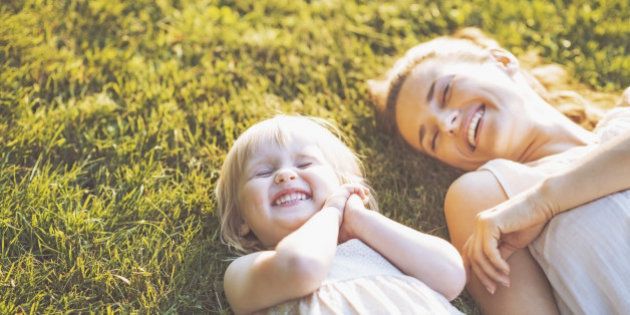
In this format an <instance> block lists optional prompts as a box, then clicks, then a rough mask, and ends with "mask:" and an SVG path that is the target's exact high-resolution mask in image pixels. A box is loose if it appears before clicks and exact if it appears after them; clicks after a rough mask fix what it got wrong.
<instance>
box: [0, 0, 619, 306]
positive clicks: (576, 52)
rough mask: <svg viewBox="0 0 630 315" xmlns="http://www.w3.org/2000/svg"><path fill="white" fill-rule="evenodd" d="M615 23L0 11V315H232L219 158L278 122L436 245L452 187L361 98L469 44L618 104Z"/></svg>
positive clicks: (406, 5)
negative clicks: (427, 58)
mask: <svg viewBox="0 0 630 315" xmlns="http://www.w3.org/2000/svg"><path fill="white" fill-rule="evenodd" d="M624 21H625V22H624ZM628 21H630V4H629V3H628V1H625V0H614V1H600V2H592V1H560V0H555V1H546V0H532V1H524V0H518V1H501V0H489V1H482V0H473V1H464V0H445V1H439V2H437V1H436V2H432V1H418V2H412V1H396V2H384V1H379V2H371V1H289V0H286V1H272V0H243V1H202V0H200V1H188V0H179V1H177V0H173V1H169V0H158V1H148V0H138V1H131V0H129V1H122V0H93V1H61V0H57V1H45V0H41V1H30V0H25V1H11V0H9V1H6V0H3V1H2V3H1V4H0V238H1V244H0V251H1V252H0V255H1V256H0V313H2V314H8V313H33V314H34V313H56V312H98V313H131V312H138V313H184V314H187V313H215V312H218V313H227V312H229V307H228V305H227V303H226V301H225V298H224V296H223V290H222V274H223V271H224V269H225V267H226V265H227V263H228V259H229V258H230V257H232V255H231V254H229V253H228V252H227V250H226V248H225V247H224V246H223V245H222V244H221V243H220V241H219V239H218V235H219V232H218V225H217V218H216V217H215V216H214V208H215V203H214V197H213V190H214V187H215V183H216V181H217V177H218V172H219V171H218V170H219V168H220V166H221V163H222V161H223V158H224V156H225V154H226V152H227V150H228V148H229V147H230V145H231V144H232V143H233V141H234V139H235V138H236V137H237V136H238V135H239V134H240V133H241V132H242V131H243V130H244V129H246V128H247V127H248V126H249V125H251V124H253V123H254V122H256V121H259V120H261V119H263V118H266V117H270V116H271V115H273V114H275V113H279V112H284V113H300V114H304V115H315V116H321V117H324V118H327V119H330V120H333V121H335V122H336V123H337V124H338V125H339V126H340V128H341V129H342V130H343V132H344V133H345V134H346V135H347V136H348V138H349V139H350V143H349V145H350V146H351V147H352V148H354V149H355V150H356V151H357V152H358V153H359V154H360V155H361V157H362V159H363V161H364V162H365V164H366V166H367V177H368V179H369V181H370V182H371V183H372V185H373V187H374V188H375V190H376V191H377V196H378V199H379V201H380V205H381V208H382V212H383V213H385V214H386V215H387V216H389V217H392V218H395V219H397V220H399V221H401V222H404V223H406V224H409V225H411V226H413V227H415V228H417V229H419V230H421V231H424V232H427V233H431V234H434V235H438V236H442V237H447V231H446V227H445V223H444V218H443V215H442V213H441V208H442V202H443V197H444V193H445V190H446V188H447V187H448V184H449V182H451V181H452V180H453V179H454V178H456V177H457V176H458V175H459V173H458V172H457V171H455V170H452V169H450V168H448V167H446V166H444V165H442V164H440V163H437V162H434V161H431V160H429V159H427V158H424V157H421V156H418V155H417V154H414V153H413V152H412V151H411V150H410V149H409V148H408V147H406V146H405V145H404V144H402V143H401V142H400V141H392V138H391V137H390V136H388V135H385V134H382V133H381V129H380V128H379V125H378V124H377V122H376V119H375V118H374V110H373V109H372V104H371V103H370V101H369V97H368V96H367V93H366V84H365V81H366V80H367V79H369V78H373V77H375V76H377V75H379V74H381V73H383V72H384V71H385V70H386V69H387V68H388V67H389V66H390V65H391V64H392V63H393V61H394V60H395V58H396V57H397V56H400V55H401V54H402V53H403V52H404V51H405V50H406V49H407V48H409V47H411V46H413V45H415V44H417V43H418V42H420V41H423V40H426V39H429V38H432V37H434V36H438V35H444V34H449V33H451V32H452V31H454V30H456V29H458V28H460V27H463V26H477V27H480V28H481V29H483V30H485V31H486V32H488V33H490V34H492V35H493V36H494V37H495V38H496V39H497V40H498V41H499V42H500V43H502V44H503V45H504V46H505V47H507V48H508V49H510V50H511V51H512V52H514V53H515V54H516V55H517V56H524V55H526V54H527V53H531V52H534V53H536V54H538V55H539V56H541V57H542V62H544V63H551V62H556V63H560V64H563V65H565V68H566V69H567V70H568V71H569V72H570V73H571V76H572V77H573V78H575V79H574V80H575V84H576V85H580V86H583V87H586V88H588V89H592V90H595V91H599V92H606V93H619V92H620V91H621V90H622V88H624V87H625V86H627V85H629V84H630V56H629V54H628V52H629V51H630V23H628ZM454 303H455V305H456V306H457V307H458V308H460V309H461V310H463V311H465V312H467V313H475V312H477V310H476V309H475V307H474V304H473V303H472V302H471V301H470V300H469V299H468V298H467V297H466V296H465V295H463V296H462V297H460V298H459V299H457V300H456V301H455V302H454Z"/></svg>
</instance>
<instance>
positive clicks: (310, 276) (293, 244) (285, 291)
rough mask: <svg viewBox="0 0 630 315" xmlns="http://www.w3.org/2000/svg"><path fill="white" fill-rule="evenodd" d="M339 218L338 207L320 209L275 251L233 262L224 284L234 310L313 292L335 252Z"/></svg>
mask: <svg viewBox="0 0 630 315" xmlns="http://www.w3.org/2000/svg"><path fill="white" fill-rule="evenodd" d="M340 221H341V212H340V211H339V210H338V209H336V208H334V207H326V208H323V209H322V210H321V211H319V212H317V213H315V214H314V215H313V216H312V217H311V218H310V219H309V220H308V221H307V222H306V223H304V225H302V226H301V227H300V228H299V229H297V230H296V231H294V232H293V233H291V234H289V235H288V236H287V237H285V238H284V239H283V240H282V241H280V243H278V245H277V246H276V248H275V249H274V250H268V251H261V252H256V253H253V254H249V255H246V256H243V257H239V258H237V259H236V260H235V261H233V262H232V263H231V264H230V265H229V266H228V268H227V270H226V271H225V276H224V284H223V285H224V288H225V295H226V296H227V299H228V301H229V302H230V306H231V307H232V310H233V311H234V313H236V314H242V313H252V312H254V311H257V310H261V309H264V308H267V307H270V306H273V305H276V304H279V303H281V302H284V301H287V300H290V299H294V298H298V297H301V296H304V295H306V294H308V293H310V292H313V291H315V290H316V289H317V288H318V287H319V285H320V283H321V281H322V280H323V279H324V278H325V277H326V274H327V273H328V269H329V267H330V262H331V260H332V257H333V256H334V254H335V247H336V245H337V233H338V229H339V223H340Z"/></svg>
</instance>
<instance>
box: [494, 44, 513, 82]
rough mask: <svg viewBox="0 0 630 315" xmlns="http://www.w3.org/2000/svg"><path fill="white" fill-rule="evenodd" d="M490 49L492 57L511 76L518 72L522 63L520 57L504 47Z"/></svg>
mask: <svg viewBox="0 0 630 315" xmlns="http://www.w3.org/2000/svg"><path fill="white" fill-rule="evenodd" d="M489 51H490V56H491V57H492V59H493V60H494V61H495V62H496V64H497V65H498V66H499V67H501V69H504V70H505V71H506V72H507V74H508V75H509V76H514V75H515V74H517V73H518V70H519V68H520V65H519V63H518V59H516V57H514V55H512V53H510V52H509V51H507V50H505V49H502V48H491V49H490V50H489Z"/></svg>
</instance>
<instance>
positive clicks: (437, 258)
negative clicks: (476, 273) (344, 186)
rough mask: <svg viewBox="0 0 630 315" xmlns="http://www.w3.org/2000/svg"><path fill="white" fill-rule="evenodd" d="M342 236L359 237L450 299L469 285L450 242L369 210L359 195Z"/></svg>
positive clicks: (353, 200)
mask: <svg viewBox="0 0 630 315" xmlns="http://www.w3.org/2000/svg"><path fill="white" fill-rule="evenodd" d="M342 237H343V238H346V239H348V238H358V239H360V240H361V241H363V242H365V243H366V244H368V245H369V246H370V247H372V248H373V249H374V250H376V251H378V252H379V253H380V254H381V255H383V256H385V258H387V259H388V260H389V261H390V262H391V263H392V264H394V265H395V266H396V267H398V269H400V270H401V271H402V272H404V273H405V274H407V275H409V276H412V277H415V278H417V279H419V280H421V281H422V282H423V283H425V284H426V285H428V286H429V287H431V288H432V289H433V290H435V291H437V292H439V293H441V294H442V295H444V297H446V298H447V299H449V300H452V299H454V298H456V297H457V296H458V295H459V293H461V291H462V290H463V288H464V285H465V284H466V273H465V270H464V265H463V262H462V258H461V256H460V255H459V253H458V252H457V250H456V249H455V247H453V246H452V245H451V244H450V243H449V242H447V241H446V240H443V239H441V238H439V237H435V236H431V235H428V234H425V233H421V232H418V231H416V230H414V229H412V228H410V227H407V226H405V225H402V224H400V223H398V222H395V221H393V220H390V219H388V218H387V217H385V216H383V215H382V214H380V213H378V212H375V211H370V210H367V209H366V208H365V207H364V206H363V203H362V202H361V200H360V199H359V198H358V197H357V196H351V197H350V199H348V203H347V204H346V209H345V213H344V223H343V226H342Z"/></svg>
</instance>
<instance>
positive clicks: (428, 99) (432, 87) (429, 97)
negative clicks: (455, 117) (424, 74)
mask: <svg viewBox="0 0 630 315" xmlns="http://www.w3.org/2000/svg"><path fill="white" fill-rule="evenodd" d="M434 91H435V81H433V83H431V87H430V88H429V93H428V94H427V103H429V102H430V101H431V99H432V98H433V92H434Z"/></svg>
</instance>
